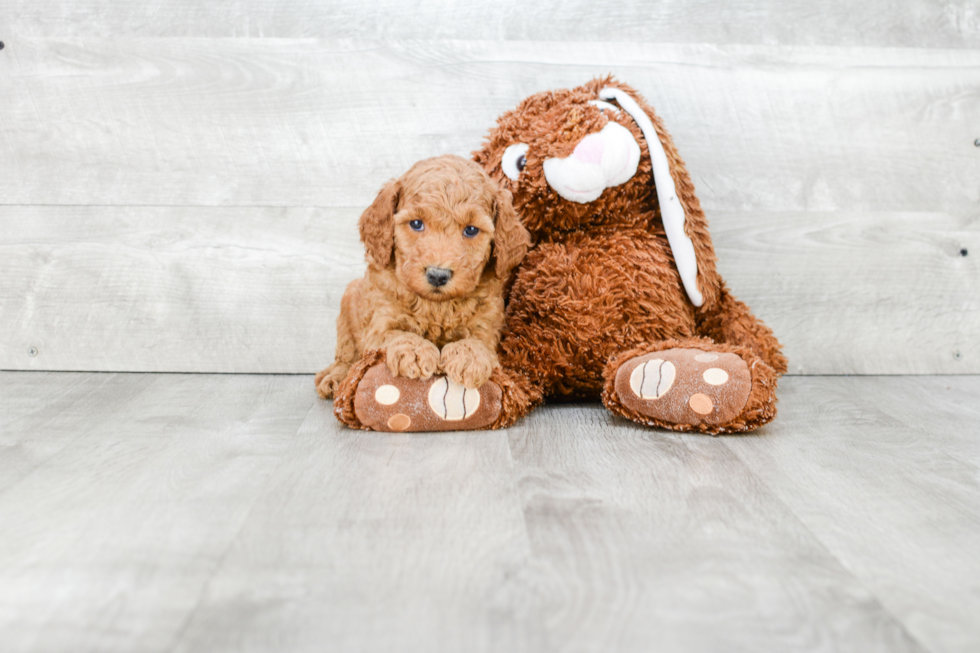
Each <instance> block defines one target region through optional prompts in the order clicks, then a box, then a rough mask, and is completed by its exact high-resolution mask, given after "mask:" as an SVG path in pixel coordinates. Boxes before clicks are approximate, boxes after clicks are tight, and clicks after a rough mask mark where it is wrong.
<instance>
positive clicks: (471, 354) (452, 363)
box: [439, 340, 497, 388]
mask: <svg viewBox="0 0 980 653" xmlns="http://www.w3.org/2000/svg"><path fill="white" fill-rule="evenodd" d="M439 365H440V367H441V368H442V370H443V371H444V372H445V373H446V376H448V377H449V380H450V381H455V382H456V383H459V384H460V385H463V386H466V387H467V388H479V387H480V386H482V385H483V384H484V383H486V382H487V381H488V380H489V379H490V374H491V373H492V372H493V368H494V367H496V366H497V357H496V356H494V355H493V352H491V351H490V350H489V349H488V348H487V346H486V345H484V344H483V343H482V342H480V341H479V340H458V341H456V342H451V343H449V344H448V345H446V346H445V347H443V348H442V356H441V357H440V360H439Z"/></svg>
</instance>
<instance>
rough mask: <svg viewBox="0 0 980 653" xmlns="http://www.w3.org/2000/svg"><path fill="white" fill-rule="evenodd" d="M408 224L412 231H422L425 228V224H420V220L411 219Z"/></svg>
mask: <svg viewBox="0 0 980 653" xmlns="http://www.w3.org/2000/svg"><path fill="white" fill-rule="evenodd" d="M408 226H409V227H411V228H412V231H422V230H423V229H425V225H424V224H422V221H421V220H412V221H411V222H409V223H408Z"/></svg>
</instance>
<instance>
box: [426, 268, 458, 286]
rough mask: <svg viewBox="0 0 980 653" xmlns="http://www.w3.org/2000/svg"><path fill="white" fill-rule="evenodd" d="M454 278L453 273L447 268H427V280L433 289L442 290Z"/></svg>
mask: <svg viewBox="0 0 980 653" xmlns="http://www.w3.org/2000/svg"><path fill="white" fill-rule="evenodd" d="M452 278H453V271H452V270H449V269H446V268H425V280H426V281H428V282H429V285H430V286H432V287H433V288H441V287H442V286H445V285H446V284H447V283H449V280H450V279H452Z"/></svg>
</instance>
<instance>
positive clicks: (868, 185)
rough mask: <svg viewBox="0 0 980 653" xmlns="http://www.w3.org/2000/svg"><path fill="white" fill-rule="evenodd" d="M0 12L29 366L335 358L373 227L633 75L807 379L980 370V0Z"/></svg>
mask: <svg viewBox="0 0 980 653" xmlns="http://www.w3.org/2000/svg"><path fill="white" fill-rule="evenodd" d="M895 5H896V3H884V2H879V1H874V2H867V3H860V4H858V5H855V4H852V3H845V2H843V1H842V0H839V1H836V2H832V3H830V4H824V5H821V6H819V7H817V6H814V5H811V4H810V3H805V2H796V1H793V2H776V1H775V0H770V1H768V2H765V1H762V0H755V1H748V0H742V1H741V2H731V3H727V2H720V1H717V0H711V1H702V2H692V3H687V4H684V3H644V4H641V5H634V4H619V3H606V4H602V3H599V4H596V3H584V2H565V3H560V4H559V3H554V2H552V3H545V4H534V3H515V2H509V3H507V2H505V3H502V2H494V3H482V4H477V5H463V4H460V5H458V6H457V5H453V4H452V3H425V4H412V3H407V4H406V3H394V2H378V3H368V4H361V3H354V2H333V3H329V2H325V3H312V2H300V1H298V0H297V1H294V2H274V1H271V0H237V1H235V2H224V3H210V4H209V5H208V6H207V7H206V8H202V7H200V6H199V5H198V3H191V2H187V0H156V1H154V2H148V3H135V4H134V3H129V2H123V1H122V0H110V1H104V2H94V1H92V0H89V1H83V2H75V3H71V4H70V5H66V4H64V3H56V2H53V0H31V1H30V2H28V1H27V0H0V41H3V42H4V43H5V45H6V47H5V48H4V49H3V50H0V98H2V101H0V368H3V369H44V370H118V371H123V370H132V371H198V372H203V371H209V372H312V371H315V370H317V369H319V368H320V367H322V366H323V365H324V364H326V363H327V362H329V360H330V357H331V355H332V349H333V343H334V336H335V334H334V325H333V322H334V320H335V318H336V314H337V309H338V305H339V297H340V293H341V292H342V290H343V287H344V285H345V284H346V283H347V282H348V281H349V280H350V279H353V278H354V277H356V276H358V275H359V274H360V273H361V271H362V269H363V263H362V250H361V248H360V245H359V243H358V242H357V234H356V230H355V226H354V223H355V221H356V217H357V215H358V214H359V212H360V210H361V209H362V208H363V207H364V206H366V204H367V203H369V202H370V200H371V199H372V197H373V194H374V193H375V192H376V190H377V189H378V188H379V187H380V185H381V184H382V183H383V182H384V181H385V180H386V179H388V178H390V177H393V176H396V175H398V174H399V173H400V172H402V171H403V170H405V169H406V168H407V167H408V166H410V165H411V164H412V163H413V162H415V161H416V160H418V159H421V158H424V157H428V156H433V155H436V154H440V153H444V152H453V153H457V154H461V155H468V153H469V152H470V151H472V150H473V149H475V148H476V147H478V146H479V144H480V141H481V139H482V137H483V135H484V134H485V132H486V131H487V129H488V128H489V127H490V126H491V125H492V124H493V121H494V119H495V117H496V116H497V115H498V114H499V113H500V112H501V111H504V110H506V109H508V108H511V107H512V106H513V105H514V104H516V102H517V101H519V100H520V99H521V98H523V97H525V96H527V95H529V94H531V93H534V92H537V91H540V90H545V89H549V88H559V87H565V86H571V85H576V84H579V83H581V82H583V81H585V80H587V79H589V78H591V77H592V76H595V75H601V74H605V73H608V72H612V73H614V74H616V75H617V76H618V77H620V78H621V79H623V80H625V81H628V82H629V83H631V84H633V85H634V86H636V87H637V88H639V89H640V91H641V92H642V93H643V94H644V95H645V96H646V97H647V98H648V99H649V100H650V101H651V102H652V103H653V105H654V106H655V107H657V109H658V111H659V113H660V114H661V115H662V117H663V118H664V120H665V121H666V123H667V125H668V128H669V129H670V130H671V132H672V134H673V135H674V137H675V140H676V142H677V144H678V146H679V148H680V151H681V153H682V155H683V156H684V157H685V159H686V160H687V162H688V165H689V168H690V170H691V172H692V174H693V176H694V181H695V184H696V186H697V188H698V192H699V196H700V198H701V200H702V203H703V205H704V206H705V209H706V211H707V214H708V217H709V220H710V221H711V224H712V229H713V235H714V238H715V242H716V246H717V248H718V250H719V255H720V258H721V260H720V267H721V270H722V272H723V274H724V275H725V276H726V278H727V279H728V280H729V283H730V285H731V286H732V289H733V290H734V292H735V293H736V294H737V295H739V296H740V297H741V298H742V299H744V300H746V301H747V302H748V303H749V304H750V305H751V306H752V307H753V308H754V309H755V311H756V312H757V313H758V314H759V315H760V316H761V317H762V318H763V319H765V320H766V321H767V322H768V323H770V324H771V325H772V326H773V328H774V329H775V330H776V332H777V335H779V336H780V338H781V339H782V340H783V342H784V343H785V345H786V351H787V354H788V355H789V357H790V365H791V371H792V372H794V373H803V374H840V373H859V374H903V373H978V372H980V338H978V337H977V335H978V334H980V264H978V263H977V260H978V257H980V147H977V146H976V145H975V144H974V141H975V140H976V139H978V138H980V93H978V89H980V2H978V1H977V0H973V1H962V0H961V1H956V2H953V1H950V2H942V1H936V2H929V1H925V0H922V1H916V2H905V3H900V6H895Z"/></svg>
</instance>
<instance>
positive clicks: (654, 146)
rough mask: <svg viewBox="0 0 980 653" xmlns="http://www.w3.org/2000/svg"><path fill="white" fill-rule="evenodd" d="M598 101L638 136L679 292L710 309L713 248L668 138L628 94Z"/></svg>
mask: <svg viewBox="0 0 980 653" xmlns="http://www.w3.org/2000/svg"><path fill="white" fill-rule="evenodd" d="M599 98H600V99H602V100H607V101H608V100H614V101H616V102H617V103H618V104H619V106H620V107H621V108H622V109H623V110H624V111H626V113H628V114H629V115H630V117H631V118H632V119H633V120H634V121H635V122H636V124H637V125H638V126H639V128H640V131H642V132H643V137H644V139H645V140H646V142H647V149H648V150H649V152H650V163H651V164H652V167H653V181H654V184H656V187H657V200H658V202H659V203H660V215H661V218H662V220H663V225H664V231H666V232H667V241H668V242H669V243H670V249H671V251H672V252H673V255H674V262H675V263H676V264H677V270H678V272H680V275H681V281H682V282H683V284H684V290H685V291H686V292H687V296H688V297H689V298H690V300H691V303H692V304H694V305H695V306H698V307H700V306H703V305H704V304H705V303H708V304H709V305H710V304H713V303H714V300H715V299H716V298H717V296H718V291H719V287H720V279H719V278H718V274H717V272H716V271H715V253H714V247H713V245H712V244H711V237H710V236H709V235H708V225H707V220H705V217H704V212H703V211H702V210H701V203H700V202H699V201H698V198H697V196H696V195H695V194H694V184H693V183H692V182H691V178H690V176H689V175H688V172H687V167H686V166H685V165H684V162H683V160H681V158H680V156H679V155H678V153H677V148H675V147H674V143H673V141H672V140H671V138H670V135H669V134H668V133H667V130H666V129H665V128H664V126H663V123H662V122H661V121H660V118H658V117H657V115H656V114H655V113H654V112H653V109H652V108H650V107H649V106H648V105H647V104H646V103H645V102H643V100H642V99H639V96H638V95H636V93H635V92H633V91H632V90H631V89H630V90H627V89H625V88H622V87H616V86H607V87H605V88H603V89H602V90H601V91H599ZM699 282H700V283H699Z"/></svg>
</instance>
